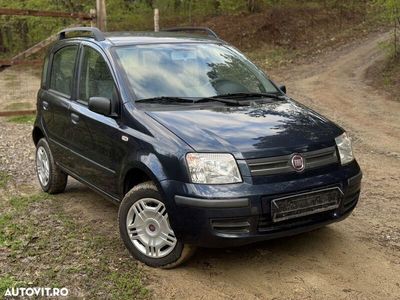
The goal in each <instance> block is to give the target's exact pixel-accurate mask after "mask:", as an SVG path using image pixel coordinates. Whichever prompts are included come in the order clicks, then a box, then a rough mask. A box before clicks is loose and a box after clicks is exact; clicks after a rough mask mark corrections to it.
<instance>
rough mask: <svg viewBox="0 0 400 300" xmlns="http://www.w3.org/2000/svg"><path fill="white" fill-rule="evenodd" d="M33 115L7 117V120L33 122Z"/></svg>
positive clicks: (19, 122) (20, 122) (24, 122)
mask: <svg viewBox="0 0 400 300" xmlns="http://www.w3.org/2000/svg"><path fill="white" fill-rule="evenodd" d="M35 118H36V116H35V115H25V116H15V117H10V118H8V122H11V123H18V124H33V123H34V122H35Z"/></svg>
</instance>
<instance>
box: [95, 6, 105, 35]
mask: <svg viewBox="0 0 400 300" xmlns="http://www.w3.org/2000/svg"><path fill="white" fill-rule="evenodd" d="M96 13H97V28H99V29H100V30H101V31H106V30H107V13H106V0H96Z"/></svg>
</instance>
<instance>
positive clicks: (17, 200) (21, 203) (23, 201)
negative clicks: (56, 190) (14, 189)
mask: <svg viewBox="0 0 400 300" xmlns="http://www.w3.org/2000/svg"><path fill="white" fill-rule="evenodd" d="M49 198H50V196H49V194H46V193H39V194H34V195H28V196H12V197H11V198H10V200H9V201H10V204H11V206H12V207H13V208H15V209H16V210H20V209H24V208H27V207H28V206H29V205H30V204H32V203H34V202H38V201H42V200H46V199H49Z"/></svg>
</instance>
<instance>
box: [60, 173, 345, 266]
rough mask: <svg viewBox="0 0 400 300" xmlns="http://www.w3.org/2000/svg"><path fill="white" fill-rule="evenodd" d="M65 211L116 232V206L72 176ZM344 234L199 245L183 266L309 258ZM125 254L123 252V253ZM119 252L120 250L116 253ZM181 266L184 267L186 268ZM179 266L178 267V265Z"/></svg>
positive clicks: (325, 232) (318, 232) (323, 231)
mask: <svg viewBox="0 0 400 300" xmlns="http://www.w3.org/2000/svg"><path fill="white" fill-rule="evenodd" d="M57 197H60V198H61V199H62V200H63V207H64V209H65V211H66V212H68V213H70V214H72V215H73V216H74V217H76V218H77V219H78V220H80V221H81V222H90V223H92V224H97V225H101V226H99V228H100V227H101V230H100V231H99V234H118V226H117V215H118V207H117V206H116V205H115V204H113V203H111V202H110V201H109V200H107V199H105V198H104V197H102V196H100V195H98V194H97V193H95V192H94V191H92V190H91V189H89V188H88V187H86V186H84V185H82V184H80V183H79V182H77V181H75V180H71V179H70V180H69V183H68V186H67V189H66V191H65V193H63V194H60V195H59V196H57ZM343 239H346V237H345V236H344V235H343V233H342V231H341V230H337V229H336V228H334V225H333V226H330V227H323V228H321V229H317V230H314V231H311V232H307V233H303V234H299V235H294V236H289V237H285V238H280V239H274V240H268V241H264V242H258V243H254V244H249V245H245V246H240V247H233V248H214V249H213V248H199V249H197V251H196V253H195V255H194V256H193V257H192V259H191V260H190V261H188V262H187V263H186V264H185V267H186V268H190V269H192V268H195V269H199V268H200V269H209V268H212V266H213V265H218V264H223V265H235V264H237V263H238V261H240V265H242V264H245V263H246V261H251V262H252V263H257V262H267V261H268V262H269V264H273V263H274V262H276V263H279V262H281V260H282V259H283V258H284V257H288V258H291V257H292V258H294V257H297V258H300V257H301V258H302V260H304V259H306V260H307V261H309V262H315V261H318V260H320V259H321V257H323V256H324V255H325V254H326V255H328V253H329V251H330V249H332V248H335V247H337V245H340V244H342V243H343ZM121 243H122V241H121ZM125 254H126V253H125ZM117 255H119V254H117ZM185 267H184V268H185ZM178 269H179V268H178Z"/></svg>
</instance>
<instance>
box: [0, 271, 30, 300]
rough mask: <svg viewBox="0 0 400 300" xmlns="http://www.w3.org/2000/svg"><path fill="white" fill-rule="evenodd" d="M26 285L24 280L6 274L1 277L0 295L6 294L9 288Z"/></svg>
mask: <svg viewBox="0 0 400 300" xmlns="http://www.w3.org/2000/svg"><path fill="white" fill-rule="evenodd" d="M22 286H26V284H25V283H24V282H23V281H18V280H16V279H15V278H14V277H12V276H9V275H6V276H1V277H0V296H4V294H5V292H6V290H7V289H8V288H13V287H22Z"/></svg>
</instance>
